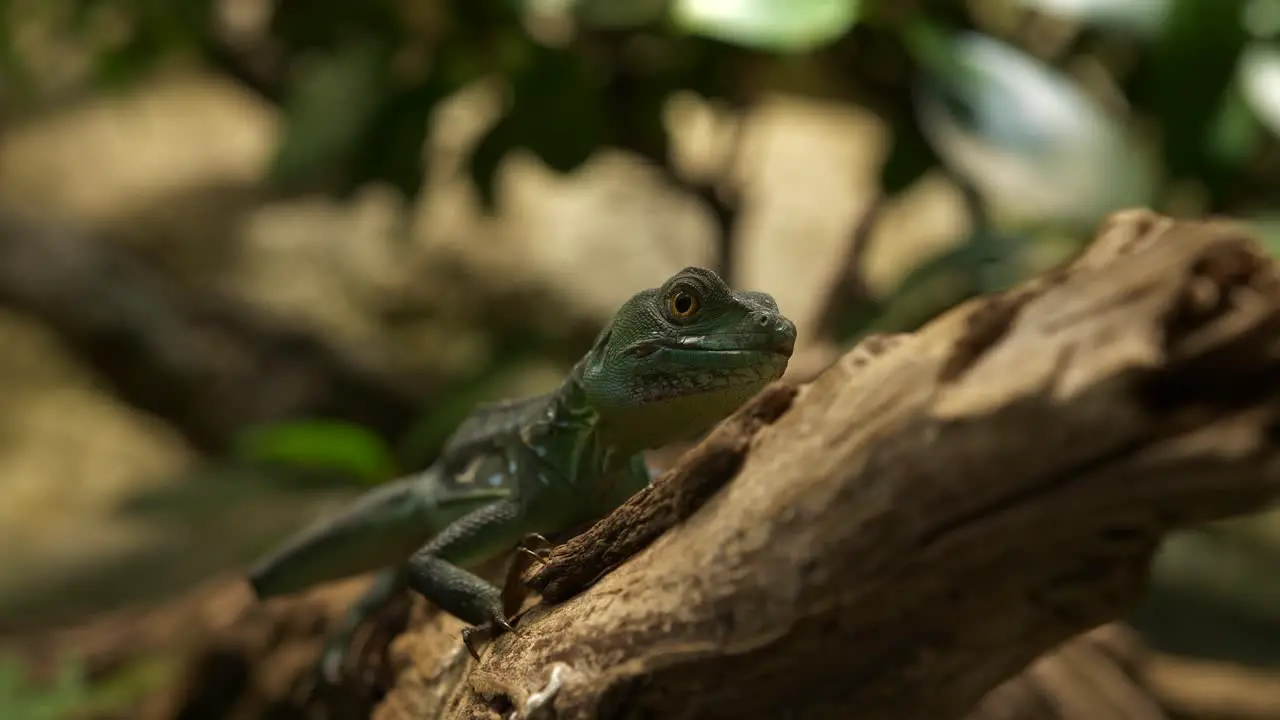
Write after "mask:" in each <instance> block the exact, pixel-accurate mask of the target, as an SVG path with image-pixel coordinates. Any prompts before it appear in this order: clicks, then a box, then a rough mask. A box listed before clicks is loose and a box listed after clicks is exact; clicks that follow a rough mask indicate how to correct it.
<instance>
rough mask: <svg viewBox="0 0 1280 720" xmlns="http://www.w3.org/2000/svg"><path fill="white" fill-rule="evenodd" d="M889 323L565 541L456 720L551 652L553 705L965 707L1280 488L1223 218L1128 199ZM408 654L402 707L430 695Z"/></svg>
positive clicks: (1245, 302) (1279, 341)
mask: <svg viewBox="0 0 1280 720" xmlns="http://www.w3.org/2000/svg"><path fill="white" fill-rule="evenodd" d="M891 340H892V341H891V342H884V338H881V339H880V340H879V345H880V352H878V353H877V352H875V351H873V350H872V349H871V348H870V347H869V346H867V345H865V344H864V345H863V346H860V347H859V348H858V349H855V350H854V351H852V352H851V353H849V354H848V355H846V356H845V358H843V359H842V360H841V361H840V362H838V363H836V364H835V365H834V366H832V367H831V368H830V369H828V370H827V371H826V372H825V373H823V374H822V375H820V376H819V377H818V378H816V379H815V380H814V381H813V382H811V383H808V384H806V385H805V386H803V387H800V388H799V389H798V391H797V392H796V394H795V397H794V400H792V401H791V402H790V403H789V407H785V408H783V409H784V410H785V411H784V412H780V413H778V416H777V417H776V419H772V418H770V419H771V422H748V423H743V422H742V418H741V416H740V417H739V418H738V419H735V420H733V421H731V422H730V423H728V424H726V425H725V426H723V427H722V428H721V434H722V435H723V433H726V432H728V433H734V432H740V433H741V437H739V438H738V439H737V440H736V441H735V442H733V443H730V445H731V446H732V447H733V448H737V450H736V452H738V453H739V454H740V458H739V460H738V461H737V462H733V463H729V464H728V465H727V466H726V465H723V464H721V465H717V466H716V468H719V469H716V468H712V469H711V470H706V469H700V468H697V467H694V468H688V467H685V466H684V464H683V463H682V466H681V467H677V468H675V469H673V470H672V471H671V472H670V473H668V474H667V475H666V476H664V477H663V478H662V479H661V480H660V481H659V482H658V483H657V484H656V486H655V487H654V488H653V489H652V490H651V491H649V492H646V493H643V494H641V495H639V496H637V497H635V498H633V499H632V501H630V502H629V503H628V504H627V505H626V506H624V508H622V509H621V510H619V511H618V512H617V513H615V514H613V515H611V516H610V517H609V518H606V519H605V520H603V521H602V522H601V523H600V524H598V525H597V526H596V527H595V528H592V529H591V530H590V531H588V533H587V534H585V535H583V536H581V537H580V538H579V539H577V540H574V541H571V542H569V543H567V544H565V545H564V546H562V547H561V548H559V549H557V550H556V551H555V553H554V555H553V557H552V560H551V564H550V565H549V566H548V567H546V568H544V569H542V570H541V571H539V572H538V573H537V574H536V575H535V576H534V577H533V578H531V581H532V582H533V584H535V585H536V586H538V587H542V588H545V589H547V590H548V591H549V592H550V594H551V595H552V596H554V597H555V598H556V599H560V598H565V600H564V602H562V603H560V604H551V603H543V604H541V605H539V606H537V607H535V608H533V609H532V610H530V611H529V612H528V613H526V615H525V616H524V617H523V618H521V620H520V622H519V626H518V627H519V633H517V634H508V635H505V636H503V637H501V638H499V639H498V640H497V641H496V642H494V643H493V645H492V646H491V647H490V648H489V650H488V651H487V652H486V653H485V654H484V655H483V656H482V659H481V661H480V662H479V663H478V664H477V665H476V666H475V667H473V668H471V669H470V671H469V672H468V673H466V674H461V673H456V674H451V675H449V677H452V678H463V679H461V680H456V679H455V680H454V681H452V682H453V685H452V686H451V687H449V688H445V689H446V690H448V692H447V693H445V694H444V696H445V697H448V698H449V700H448V703H447V705H446V706H445V707H444V708H442V709H443V715H444V716H445V717H456V718H472V717H492V716H494V714H495V713H498V714H504V715H505V714H507V713H508V712H509V711H510V710H511V709H515V710H521V709H522V708H523V707H524V704H525V702H526V701H527V700H528V699H529V697H530V696H531V694H532V693H534V692H536V691H538V690H539V689H540V688H542V687H543V686H544V685H546V683H547V681H548V678H549V677H550V675H551V673H552V671H553V669H555V668H557V667H558V668H559V670H558V671H557V673H556V674H557V676H558V677H559V678H560V680H561V682H560V687H559V691H558V693H557V694H556V696H555V699H554V703H553V706H554V711H555V715H556V717H558V718H562V719H563V718H588V717H601V718H611V717H663V718H685V717H689V718H692V717H698V718H709V717H732V718H746V717H751V718H755V717H805V718H825V717H849V716H850V715H851V713H856V715H857V717H859V718H872V719H874V718H886V719H888V718H893V719H895V720H896V719H899V718H936V719H939V720H941V719H945V718H963V717H965V716H966V714H968V713H969V712H970V711H972V710H973V708H974V707H975V704H976V703H977V702H978V701H979V700H980V699H981V698H983V697H984V696H985V695H986V694H987V693H988V692H989V691H991V690H992V689H993V688H995V687H996V686H997V685H1000V684H1001V683H1003V682H1004V681H1005V680H1006V679H1008V678H1010V677H1011V676H1012V675H1014V674H1015V673H1017V672H1019V671H1020V670H1022V669H1023V668H1024V667H1025V666H1026V665H1027V664H1028V663H1029V662H1030V661H1032V660H1033V659H1034V658H1035V657H1037V656H1038V655H1041V654H1043V653H1044V652H1046V651H1047V650H1049V649H1050V648H1052V647H1054V646H1056V645H1058V644H1060V643H1062V642H1063V641H1065V640H1067V639H1068V638H1070V637H1072V636H1074V635H1077V634H1079V633H1081V632H1083V631H1084V630H1087V629H1089V628H1091V627H1095V626H1098V625H1100V624H1103V623H1105V622H1107V621H1109V620H1112V619H1114V618H1117V617H1119V616H1121V615H1123V614H1124V613H1125V612H1127V611H1128V610H1130V609H1131V608H1132V607H1133V606H1134V604H1135V602H1136V601H1137V600H1138V598H1139V597H1140V596H1141V593H1142V590H1143V586H1144V583H1145V577H1146V572H1147V568H1148V564H1149V562H1150V559H1151V556H1152V553H1153V550H1154V549H1155V547H1156V546H1157V544H1158V542H1159V540H1160V538H1161V536H1162V535H1163V534H1164V533H1166V532H1168V531H1169V530H1171V529H1173V528H1177V527H1182V526H1186V525H1190V524H1194V523H1198V522H1201V521H1205V520H1209V519H1212V518H1219V517H1223V516H1227V515H1232V514H1236V513H1240V512H1244V511H1248V510H1252V509H1255V508H1257V507H1259V506H1260V505H1262V504H1263V503H1264V502H1266V501H1268V500H1269V499H1271V498H1273V497H1274V496H1275V495H1277V494H1278V493H1280V452H1277V449H1276V443H1275V438H1276V437H1277V433H1276V430H1277V428H1280V424H1277V420H1278V419H1280V274H1278V273H1277V271H1276V268H1275V267H1274V266H1273V264H1272V261H1271V260H1270V259H1269V258H1268V257H1267V256H1266V255H1265V254H1264V253H1263V252H1262V251H1261V250H1260V249H1259V248H1258V247H1257V246H1256V245H1255V244H1254V243H1253V242H1252V240H1251V239H1249V238H1248V237H1247V236H1246V235H1244V234H1243V232H1242V231H1240V230H1239V229H1237V228H1234V227H1232V226H1230V225H1227V224H1219V223H1190V222H1188V223H1183V222H1174V221H1172V220H1168V219H1165V218H1160V217H1158V216H1155V215H1153V214H1151V213H1148V212H1145V211H1131V212H1127V213H1121V214H1118V215H1116V216H1115V217H1113V218H1111V219H1110V220H1109V221H1108V222H1107V224H1106V225H1105V226H1104V227H1103V229H1102V231H1101V232H1100V235H1099V237H1098V238H1097V240H1096V241H1095V242H1094V244H1093V245H1092V246H1091V247H1090V248H1089V250H1088V251H1087V252H1085V253H1084V254H1083V255H1082V256H1081V257H1080V258H1078V259H1077V260H1076V261H1075V262H1074V263H1073V264H1071V265H1069V266H1065V267H1063V268H1061V269H1060V270H1058V271H1056V272H1053V273H1050V274H1047V275H1045V276H1043V277H1040V278H1037V279H1035V280H1033V281H1031V282H1028V283H1026V284H1024V285H1022V286H1019V287H1016V288H1013V289H1011V290H1009V291H1006V292H1003V293H1000V294H996V295H991V296H987V297H982V298H978V299H976V300H973V301H970V302H968V303H965V304H963V305H961V306H959V307H957V308H955V309H954V310H952V311H951V312H949V313H947V314H946V315H945V316H943V317H941V318H939V319H938V320H936V321H935V322H933V323H931V324H929V325H928V326H927V327H925V328H923V329H922V330H920V331H919V332H917V333H914V334H912V335H903V336H894V337H893V338H891ZM744 412H745V413H747V414H750V413H753V412H754V413H757V417H766V416H767V414H766V415H764V416H762V415H760V414H759V413H760V403H759V402H757V403H753V404H752V406H751V407H748V408H746V409H745V410H744ZM726 427H727V428H731V429H730V430H725V428H726ZM735 427H736V428H738V429H736V430H734V429H732V428H735ZM719 441H720V442H724V441H725V438H723V437H721V438H720V440H719ZM709 442H716V439H715V438H712V439H711V440H709ZM698 452H699V451H697V450H695V451H694V452H693V453H692V454H691V455H690V456H689V457H688V458H687V459H686V461H685V462H687V463H696V462H698V461H697V458H698V457H699V455H698ZM725 467H729V468H730V470H729V471H728V473H727V474H728V475H731V476H732V477H731V478H730V477H725V476H724V468H725ZM716 472H720V473H722V474H721V476H718V477H711V478H710V479H709V478H708V475H710V474H714V473H716ZM717 486H719V487H718V489H715V488H716V487H717ZM690 487H694V488H695V489H696V488H698V487H701V488H703V490H705V489H706V488H711V489H712V490H713V494H710V497H709V498H708V499H706V501H705V503H701V504H700V503H699V502H687V501H681V500H680V498H685V499H686V500H687V499H688V498H695V499H696V498H702V497H705V496H706V495H707V494H708V493H706V492H704V491H703V490H697V491H695V492H692V493H691V492H689V490H688V489H689V488H690ZM671 508H677V509H679V512H678V513H677V515H673V513H672V511H671ZM636 522H646V523H648V522H653V523H657V524H658V527H659V531H658V532H645V531H643V530H638V529H636V528H635V527H633V524H634V523H636ZM602 539H606V540H607V541H606V542H600V541H601V540H602ZM609 542H615V543H622V544H624V545H625V548H624V550H623V552H621V553H620V552H619V550H618V547H610V546H609ZM623 555H629V556H630V557H629V558H628V559H626V560H625V562H622V560H623V557H622V556H623ZM574 593H577V594H574ZM410 639H411V637H410ZM408 646H410V647H412V646H413V645H412V644H411V643H409V645H408ZM411 654H412V653H411ZM407 660H408V661H409V662H410V663H411V666H410V667H409V669H407V670H406V671H405V674H402V676H401V680H400V681H399V684H398V685H397V687H396V688H395V689H394V690H393V691H392V694H391V695H390V696H389V697H388V700H387V703H385V705H384V707H383V709H382V711H381V712H380V713H379V716H380V717H381V718H383V719H384V720H392V719H394V718H398V717H399V716H400V714H401V713H399V711H398V710H397V708H405V707H414V706H417V707H421V704H420V703H415V702H413V700H414V699H415V698H414V697H412V696H414V695H418V696H420V695H422V694H423V693H426V692H431V693H433V694H435V693H440V692H441V690H442V688H441V687H440V686H439V683H441V682H445V681H444V680H440V677H443V676H436V680H430V679H429V678H426V676H425V675H424V673H422V672H420V671H415V670H414V668H413V666H414V664H418V665H419V666H427V663H428V660H427V659H426V658H420V657H409V658H407ZM432 683H435V685H434V686H432ZM438 696H439V695H437V697H438Z"/></svg>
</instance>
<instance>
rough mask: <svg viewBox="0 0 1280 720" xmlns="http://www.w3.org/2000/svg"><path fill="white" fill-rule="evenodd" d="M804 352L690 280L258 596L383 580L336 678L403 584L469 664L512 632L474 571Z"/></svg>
mask: <svg viewBox="0 0 1280 720" xmlns="http://www.w3.org/2000/svg"><path fill="white" fill-rule="evenodd" d="M795 337H796V328H795V325H794V324H792V322H791V321H790V320H788V319H787V318H786V317H785V316H783V315H782V314H781V313H780V312H779V310H778V305H777V303H776V302H775V301H774V299H773V297H771V296H770V295H768V294H765V293H760V292H734V291H733V290H731V289H730V288H729V286H728V285H727V284H725V282H724V281H723V280H721V279H720V277H718V276H717V275H716V274H715V273H713V272H711V271H710V270H705V269H703V268H697V267H690V268H685V269H684V270H681V271H680V272H679V273H676V274H675V275H674V276H672V277H671V278H670V279H668V280H667V281H666V282H665V283H663V285H662V286H661V287H659V288H654V289H650V290H645V291H642V292H640V293H637V294H636V295H635V296H634V297H632V298H631V299H630V300H628V301H627V302H626V303H625V304H623V306H622V307H621V309H619V310H618V312H617V314H616V315H615V316H614V318H613V319H612V321H610V322H609V324H608V325H607V326H606V327H605V328H604V330H602V331H601V332H600V334H599V335H598V336H597V338H596V340H595V342H594V344H593V345H592V347H591V350H590V351H589V352H588V353H587V354H586V356H585V357H583V358H582V359H581V360H580V361H578V363H577V364H576V365H574V367H573V370H572V372H570V374H569V376H568V377H567V378H566V379H565V380H564V381H563V382H562V383H561V384H560V386H559V387H558V388H556V390H554V391H553V392H551V393H549V394H547V395H542V396H538V397H532V398H527V399H523V400H513V401H506V402H500V403H494V404H488V405H481V406H479V407H477V408H476V409H475V410H473V412H472V414H471V415H470V416H469V417H468V418H467V419H466V420H465V421H464V422H463V423H462V425H461V426H460V427H459V428H458V429H457V430H456V431H455V432H454V434H453V435H452V436H451V437H450V439H449V440H448V441H447V442H446V443H445V447H444V448H443V450H442V452H441V455H440V459H439V460H437V461H436V462H435V463H434V464H433V465H432V466H431V467H429V468H428V469H427V470H425V471H423V472H422V473H420V474H417V475H413V476H409V477H406V478H403V479H400V480H396V481H393V482H391V483H388V484H386V485H382V486H379V487H377V488H375V489H373V490H370V491H369V492H367V493H366V494H364V495H362V496H361V497H359V498H357V499H356V500H355V502H354V503H353V505H352V506H351V507H349V508H348V509H346V510H345V511H343V512H341V513H339V514H338V515H337V516H336V517H333V518H330V519H326V520H324V521H321V522H319V523H318V524H316V525H314V526H312V527H310V528H308V529H306V530H304V531H302V532H301V533H299V534H298V535H297V536H295V537H294V538H292V539H290V540H289V541H287V542H285V543H284V545H283V546H282V547H280V548H279V549H278V550H277V551H275V552H274V553H271V554H269V555H268V556H267V557H265V558H263V559H262V560H261V561H259V563H258V564H257V565H256V566H254V567H253V568H252V569H251V570H250V573H249V580H250V583H251V584H252V586H253V589H254V592H255V593H256V594H257V596H258V597H259V598H268V597H273V596H276V595H281V594H286V593H292V592H296V591H299V590H302V589H305V588H307V587H310V586H313V585H316V584H319V583H323V582H327V581H330V580H336V579H338V578H342V577H347V576H351V575H355V574H358V573H363V572H367V571H370V570H374V569H378V568H382V570H381V571H380V572H379V573H378V574H377V575H376V576H375V579H374V581H373V583H372V584H371V586H370V588H369V589H368V590H367V591H366V594H365V595H364V596H363V597H362V598H361V599H360V600H358V601H356V603H355V604H354V605H353V606H352V608H351V609H350V610H349V611H348V613H347V616H346V617H345V618H344V620H343V622H342V623H341V624H340V625H339V627H338V628H337V629H336V630H335V631H334V632H333V633H332V635H331V636H330V640H329V644H328V645H327V646H326V649H325V653H324V657H323V659H322V667H323V669H324V673H325V675H326V676H327V677H329V678H334V677H335V676H336V674H337V673H338V670H339V669H340V668H341V665H342V663H343V657H344V655H345V653H346V649H347V647H348V645H349V644H350V640H351V638H352V637H353V635H354V633H355V631H356V630H357V628H358V627H359V626H360V625H361V623H363V622H364V621H365V620H366V619H367V618H369V617H370V616H371V615H372V614H373V613H374V612H376V611H377V610H378V609H379V608H381V607H383V606H384V605H385V604H386V603H387V602H388V601H389V600H390V599H391V598H393V597H394V596H395V594H396V593H398V592H399V591H400V590H401V589H402V588H404V587H405V586H406V585H407V586H408V587H409V588H411V589H413V590H415V591H417V592H418V593H421V594H422V595H424V596H426V597H427V599H429V600H431V601H432V602H433V603H435V604H436V605H437V606H439V607H440V608H441V609H443V610H444V611H446V612H448V613H450V614H452V615H454V616H455V617H457V618H459V619H461V620H463V621H465V622H467V623H469V624H470V625H471V626H472V627H471V628H468V630H467V631H464V636H463V637H464V640H465V642H466V645H467V648H468V649H469V650H471V652H472V654H473V655H474V654H475V652H476V651H475V649H474V647H473V644H472V635H471V633H473V632H476V631H478V630H484V631H486V632H494V631H500V630H503V629H505V630H511V629H512V628H511V626H510V624H509V622H508V620H507V618H506V616H505V613H504V610H503V602H502V591H501V590H499V588H498V587H497V586H495V585H494V584H492V583H490V582H488V581H486V580H484V579H482V578H481V577H479V576H478V575H476V574H474V573H472V572H471V570H470V569H469V568H472V569H473V568H474V567H475V566H476V565H479V564H481V563H483V562H486V561H488V560H490V559H495V558H497V557H499V556H502V555H504V554H507V553H510V552H512V551H514V550H515V549H516V548H517V547H519V546H520V544H521V543H522V542H523V540H524V539H525V538H526V537H529V536H539V537H540V536H541V535H544V534H556V533H560V532H562V531H566V530H569V529H570V528H575V527H581V526H583V525H584V524H586V523H590V522H592V521H594V520H596V519H599V518H601V517H603V516H604V515H606V514H608V513H609V512H610V511H612V510H613V509H614V508H616V507H617V506H619V505H621V504H622V503H623V502H624V501H625V500H626V499H627V498H629V497H630V496H631V495H632V494H634V493H635V492H637V491H639V490H640V489H642V488H644V487H645V486H647V485H648V484H649V483H650V482H651V480H652V478H651V476H650V473H649V471H648V469H647V467H646V465H645V463H644V459H643V455H642V451H643V450H646V449H651V448H655V447H659V446H661V445H665V444H669V443H672V442H676V441H680V440H684V439H689V438H692V437H693V436H696V435H698V434H699V433H702V432H704V431H706V430H707V429H709V428H710V427H711V426H712V425H714V424H715V423H717V422H719V421H720V420H721V419H723V418H724V417H726V416H727V415H729V414H730V413H732V412H733V410H735V409H736V408H737V407H738V406H739V405H741V404H742V403H743V402H745V401H746V400H747V399H749V398H750V397H751V396H752V395H754V394H756V393H757V392H758V391H759V390H760V389H761V388H762V387H764V386H765V385H766V384H767V383H769V382H771V381H773V380H776V379H777V378H779V377H780V376H781V375H782V373H783V371H784V370H786V367H787V361H788V360H789V359H790V357H791V352H792V348H793V347H794V344H795ZM406 559H407V560H406Z"/></svg>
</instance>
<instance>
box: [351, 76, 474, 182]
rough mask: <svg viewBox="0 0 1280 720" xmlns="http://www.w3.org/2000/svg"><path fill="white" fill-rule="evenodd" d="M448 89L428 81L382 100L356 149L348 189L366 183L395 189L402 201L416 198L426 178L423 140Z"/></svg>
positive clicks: (424, 140)
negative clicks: (371, 182)
mask: <svg viewBox="0 0 1280 720" xmlns="http://www.w3.org/2000/svg"><path fill="white" fill-rule="evenodd" d="M451 89H452V86H450V85H446V84H444V83H442V82H434V81H428V82H426V83H423V84H421V85H419V86H417V87H414V88H410V89H408V90H405V91H401V92H397V93H393V94H392V95H390V96H388V97H387V98H385V99H384V100H383V102H382V104H381V107H380V108H379V110H378V112H377V114H376V115H375V116H374V118H373V119H372V120H371V121H370V123H369V126H370V127H371V128H374V129H375V131H374V132H369V133H367V134H366V136H365V138H364V143H363V144H362V145H361V146H360V147H359V148H358V154H357V157H356V159H355V163H354V166H353V167H352V172H351V174H350V176H349V177H348V178H347V180H346V182H347V185H348V189H352V188H355V187H358V186H360V185H363V184H365V183H366V182H369V181H375V180H376V181H382V182H387V183H390V184H391V185H393V186H395V188H396V189H398V190H399V191H400V192H402V193H404V194H405V196H406V197H408V198H413V197H415V196H417V194H418V191H419V190H421V189H422V184H423V181H424V180H425V178H426V171H427V167H426V155H425V153H426V140H427V130H428V128H429V127H430V126H431V118H432V112H433V111H434V110H435V107H436V104H437V103H439V102H440V100H441V99H442V98H443V97H444V96H445V95H446V94H448V92H449V91H450V90H451Z"/></svg>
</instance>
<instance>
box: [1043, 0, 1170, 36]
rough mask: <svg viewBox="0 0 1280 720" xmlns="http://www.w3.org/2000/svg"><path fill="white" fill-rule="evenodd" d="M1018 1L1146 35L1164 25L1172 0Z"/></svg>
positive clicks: (1106, 26) (1065, 15)
mask: <svg viewBox="0 0 1280 720" xmlns="http://www.w3.org/2000/svg"><path fill="white" fill-rule="evenodd" d="M1019 4H1021V5H1022V6H1023V7H1025V8H1027V9H1030V10H1037V11H1039V12H1042V13H1045V14H1046V15H1057V16H1058V17H1062V18H1066V19H1068V20H1075V21H1078V22H1083V23H1088V24H1091V25H1096V26H1098V27H1103V28H1108V29H1115V30H1121V31H1125V32H1132V33H1135V34H1138V35H1144V36H1146V35H1154V34H1156V33H1158V32H1159V31H1160V29H1161V28H1162V27H1163V26H1164V21H1165V19H1166V18H1168V16H1169V13H1170V5H1171V4H1172V0H1019Z"/></svg>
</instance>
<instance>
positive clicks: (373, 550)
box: [249, 466, 438, 599]
mask: <svg viewBox="0 0 1280 720" xmlns="http://www.w3.org/2000/svg"><path fill="white" fill-rule="evenodd" d="M437 474H438V470H437V469H436V468H435V467H434V466H433V467H432V468H429V469H427V470H426V471H424V472H423V473H421V474H418V475H413V476H409V477H406V478H402V479H399V480H393V481H391V482H389V483H386V484H383V485H379V486H378V487H376V488H373V489H372V490H369V491H368V492H366V493H364V494H363V495H361V496H359V497H358V498H356V500H355V502H354V503H352V504H351V505H350V506H348V507H346V508H345V509H343V510H342V511H340V512H339V513H338V514H337V515H334V516H332V517H328V518H323V519H321V520H320V521H318V522H316V523H314V524H312V525H311V526H309V527H307V528H305V529H303V530H302V531H301V532H299V533H297V534H296V535H294V536H293V537H291V538H289V539H288V540H286V541H285V542H284V543H283V544H282V545H280V546H279V547H278V548H277V549H275V550H274V551H272V552H270V553H268V554H267V555H266V556H264V557H263V558H261V559H259V560H258V561H257V562H256V563H254V564H253V566H252V567H251V568H250V570H249V584H250V586H252V588H253V592H254V594H255V595H257V597H258V598H259V599H265V598H269V597H275V596H277V595H285V594H289V593H293V592H298V591H299V590H303V589H306V588H309V587H311V586H313V585H318V584H321V583H325V582H329V581H332V580H338V579H341V578H345V577H350V576H353V575H359V574H361V573H365V572H369V571H371V570H375V569H378V568H382V567H388V566H392V565H395V564H398V563H401V562H404V560H405V559H406V558H407V557H408V556H409V555H410V554H411V553H412V552H413V551H414V550H416V549H417V548H418V547H419V546H420V545H422V544H423V543H425V542H426V541H427V540H429V539H431V537H432V535H434V534H435V532H436V531H437V530H438V528H436V527H433V523H432V516H433V515H434V513H433V512H432V511H433V510H434V508H435V506H436V505H437V497H436V495H437V491H436V487H437V486H436V482H435V480H436V475H437Z"/></svg>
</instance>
